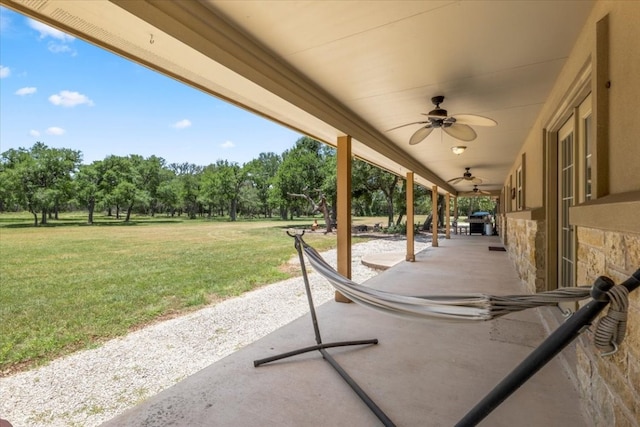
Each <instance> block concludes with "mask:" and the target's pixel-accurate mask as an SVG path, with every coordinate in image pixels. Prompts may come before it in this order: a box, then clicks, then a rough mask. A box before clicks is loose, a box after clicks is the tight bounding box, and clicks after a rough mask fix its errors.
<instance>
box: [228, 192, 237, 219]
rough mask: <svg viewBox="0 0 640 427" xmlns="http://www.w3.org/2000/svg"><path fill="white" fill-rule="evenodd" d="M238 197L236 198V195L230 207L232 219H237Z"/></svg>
mask: <svg viewBox="0 0 640 427" xmlns="http://www.w3.org/2000/svg"><path fill="white" fill-rule="evenodd" d="M237 209H238V199H236V198H235V197H234V198H233V199H231V206H230V207H229V218H230V219H231V221H235V220H236V217H237V216H238V212H237Z"/></svg>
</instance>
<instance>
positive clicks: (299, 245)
mask: <svg viewBox="0 0 640 427" xmlns="http://www.w3.org/2000/svg"><path fill="white" fill-rule="evenodd" d="M287 234H288V235H289V236H291V237H293V238H294V239H295V240H296V242H295V247H296V250H297V251H298V257H299V258H300V268H301V269H302V277H303V279H304V288H305V291H306V293H307V301H308V302H309V311H310V312H311V321H312V322H313V331H314V333H315V338H316V345H313V346H310V347H304V348H300V349H298V350H293V351H289V352H286V353H282V354H279V355H277V356H271V357H266V358H264V359H259V360H254V362H253V366H254V367H256V368H257V367H258V366H260V365H264V364H265V363H269V362H274V361H276V360H281V359H286V358H287V357H291V356H296V355H298V354H303V353H308V352H310V351H315V350H317V351H319V352H320V354H322V358H323V359H324V360H326V361H327V362H329V364H330V365H331V366H332V367H333V369H335V370H336V371H337V372H338V374H340V376H341V377H342V378H343V379H344V380H345V381H346V382H347V384H349V386H350V387H351V388H352V389H353V391H354V392H355V393H356V394H357V395H358V397H360V399H362V401H363V402H364V403H365V404H366V405H367V406H368V407H369V409H371V411H372V412H373V413H374V414H375V415H376V416H377V417H378V419H379V420H380V421H382V423H383V424H384V425H385V427H394V426H395V424H394V423H393V421H391V419H390V418H389V417H388V416H387V415H386V414H385V413H384V412H383V411H382V409H380V407H379V406H378V405H377V404H376V403H375V402H374V401H373V400H372V399H371V398H370V397H369V395H367V393H366V392H365V391H364V390H363V389H362V387H360V386H359V385H358V383H357V382H355V380H354V379H353V378H351V376H350V375H349V374H348V373H347V371H345V370H344V368H343V367H342V366H340V364H339V363H338V362H337V361H336V360H335V359H334V358H333V357H332V356H331V355H330V354H329V353H328V352H327V350H326V349H327V348H332V347H345V346H352V345H367V344H378V339H377V338H373V339H367V340H358V341H341V342H332V343H323V342H322V337H321V336H320V327H319V326H318V318H317V316H316V310H315V306H314V305H313V296H312V295H311V287H310V286H309V278H308V277H307V269H306V267H305V264H304V256H303V255H302V252H303V245H305V244H306V243H304V241H303V240H302V235H300V236H298V235H295V234H291V233H289V232H288V231H287ZM303 234H304V233H303Z"/></svg>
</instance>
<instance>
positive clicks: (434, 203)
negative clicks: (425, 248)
mask: <svg viewBox="0 0 640 427" xmlns="http://www.w3.org/2000/svg"><path fill="white" fill-rule="evenodd" d="M431 215H432V217H433V218H432V219H431V247H432V248H437V247H438V186H437V185H434V186H433V187H431Z"/></svg>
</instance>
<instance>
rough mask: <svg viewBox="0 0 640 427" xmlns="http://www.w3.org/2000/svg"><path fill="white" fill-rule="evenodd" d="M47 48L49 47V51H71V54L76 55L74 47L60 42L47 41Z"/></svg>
mask: <svg viewBox="0 0 640 427" xmlns="http://www.w3.org/2000/svg"><path fill="white" fill-rule="evenodd" d="M47 49H49V52H51V53H67V52H69V53H71V55H72V56H75V55H76V51H75V50H74V49H71V48H70V47H69V45H67V44H61V43H56V42H49V44H48V45H47Z"/></svg>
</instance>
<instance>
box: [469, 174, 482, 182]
mask: <svg viewBox="0 0 640 427" xmlns="http://www.w3.org/2000/svg"><path fill="white" fill-rule="evenodd" d="M471 182H473V183H474V184H482V180H481V179H480V178H478V177H476V176H474V177H472V178H471Z"/></svg>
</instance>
